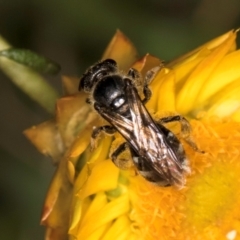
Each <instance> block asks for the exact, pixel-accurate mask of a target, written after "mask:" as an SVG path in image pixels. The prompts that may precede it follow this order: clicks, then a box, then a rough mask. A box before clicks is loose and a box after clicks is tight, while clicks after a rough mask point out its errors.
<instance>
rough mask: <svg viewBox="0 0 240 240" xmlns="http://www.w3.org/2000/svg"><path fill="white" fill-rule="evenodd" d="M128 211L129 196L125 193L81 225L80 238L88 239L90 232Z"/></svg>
mask: <svg viewBox="0 0 240 240" xmlns="http://www.w3.org/2000/svg"><path fill="white" fill-rule="evenodd" d="M128 211H129V198H128V195H127V194H123V195H121V196H120V197H118V198H116V199H114V200H112V201H110V202H109V203H107V204H106V205H105V206H104V207H103V208H102V209H100V210H99V211H97V212H96V213H95V214H94V216H92V217H91V219H90V220H89V221H88V223H87V224H85V225H83V226H82V227H81V229H80V231H79V234H78V238H79V239H86V238H87V236H88V235H89V234H90V233H92V232H94V231H95V230H97V229H98V228H99V227H101V226H103V225H105V224H106V223H109V222H111V221H112V220H114V219H116V218H118V217H119V216H121V215H123V214H125V213H127V212H128ZM93 223H94V224H93Z"/></svg>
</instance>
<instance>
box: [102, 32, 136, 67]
mask: <svg viewBox="0 0 240 240" xmlns="http://www.w3.org/2000/svg"><path fill="white" fill-rule="evenodd" d="M107 58H112V59H114V60H116V62H117V63H118V66H119V68H120V69H122V70H127V69H128V68H129V67H130V66H131V65H132V64H133V63H134V62H135V61H136V59H137V50H136V48H135V47H134V45H133V44H132V43H131V41H130V40H129V39H128V38H127V37H126V36H125V35H124V34H123V33H122V32H121V31H119V30H117V32H116V34H115V35H114V37H113V38H112V40H111V42H110V43H109V45H108V47H107V49H106V50H105V52H104V54H103V56H102V59H107Z"/></svg>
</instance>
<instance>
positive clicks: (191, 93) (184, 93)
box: [176, 32, 236, 114]
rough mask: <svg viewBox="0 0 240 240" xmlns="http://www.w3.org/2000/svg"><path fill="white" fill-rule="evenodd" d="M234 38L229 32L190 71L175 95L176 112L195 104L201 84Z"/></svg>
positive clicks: (187, 109)
mask: <svg viewBox="0 0 240 240" xmlns="http://www.w3.org/2000/svg"><path fill="white" fill-rule="evenodd" d="M235 39H236V32H232V33H230V34H229V37H228V38H227V39H226V40H225V41H224V42H223V43H222V44H221V45H219V47H217V48H216V49H214V50H213V51H212V53H211V54H210V55H209V56H208V57H207V58H205V59H204V60H203V61H202V62H201V63H200V64H199V65H198V66H197V67H196V69H195V70H194V71H193V72H192V73H191V75H190V76H189V77H188V79H187V81H186V82H185V84H184V87H183V88H182V89H181V90H180V92H179V94H178V96H177V101H176V102H177V111H178V112H180V113H182V114H186V113H188V112H189V111H191V109H192V108H193V107H194V106H195V102H196V99H197V97H198V94H199V92H200V90H201V88H202V86H203V84H204V83H205V81H207V80H208V78H209V76H210V74H211V73H212V72H213V71H214V69H215V68H216V66H217V65H218V64H219V62H220V61H221V60H222V58H223V57H224V56H225V55H226V54H227V53H228V52H229V50H230V49H231V48H232V46H233V44H234V43H235Z"/></svg>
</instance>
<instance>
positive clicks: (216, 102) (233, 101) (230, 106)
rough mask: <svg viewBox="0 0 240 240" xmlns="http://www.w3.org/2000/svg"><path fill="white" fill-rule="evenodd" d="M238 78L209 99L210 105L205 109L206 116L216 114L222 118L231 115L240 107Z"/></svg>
mask: <svg viewBox="0 0 240 240" xmlns="http://www.w3.org/2000/svg"><path fill="white" fill-rule="evenodd" d="M239 92H240V78H239V79H238V80H236V81H234V82H232V83H231V84H229V85H228V86H227V87H225V88H224V89H222V90H221V91H220V92H218V93H217V94H215V95H214V96H213V97H212V98H211V99H210V100H209V105H210V106H211V107H210V108H209V109H208V111H207V116H214V115H215V116H218V117H220V118H224V117H227V116H231V115H232V114H234V113H235V111H237V109H238V108H239V107H240V94H239Z"/></svg>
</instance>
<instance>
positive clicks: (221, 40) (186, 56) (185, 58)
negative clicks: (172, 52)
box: [167, 30, 236, 67]
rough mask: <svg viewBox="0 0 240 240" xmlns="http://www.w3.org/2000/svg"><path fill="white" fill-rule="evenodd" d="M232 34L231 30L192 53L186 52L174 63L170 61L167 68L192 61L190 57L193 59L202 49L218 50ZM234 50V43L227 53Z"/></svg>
mask: <svg viewBox="0 0 240 240" xmlns="http://www.w3.org/2000/svg"><path fill="white" fill-rule="evenodd" d="M233 33H234V30H231V31H229V32H227V33H225V34H223V35H221V36H219V37H217V38H215V39H212V40H210V41H209V42H207V43H204V44H203V45H202V46H200V47H198V48H196V49H194V50H193V51H191V52H188V53H187V54H184V55H183V56H181V57H179V58H177V59H175V60H174V61H171V62H170V63H169V64H168V65H167V66H168V67H172V66H175V65H177V64H179V63H180V64H181V63H182V62H185V61H189V60H191V59H192V57H193V58H195V56H196V55H198V52H200V51H202V49H208V50H212V49H215V48H218V47H219V46H220V45H221V44H222V43H224V42H225V41H226V40H227V39H229V37H230V36H231V35H232V34H233ZM234 50H236V43H233V45H232V46H231V48H230V49H229V52H232V51H234Z"/></svg>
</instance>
